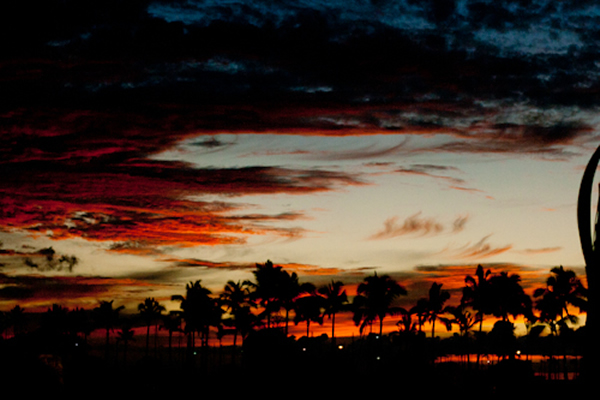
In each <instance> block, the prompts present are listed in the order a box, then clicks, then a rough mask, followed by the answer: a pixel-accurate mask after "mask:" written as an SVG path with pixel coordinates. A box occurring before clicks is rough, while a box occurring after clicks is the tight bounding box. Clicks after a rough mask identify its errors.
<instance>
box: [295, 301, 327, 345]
mask: <svg viewBox="0 0 600 400" xmlns="http://www.w3.org/2000/svg"><path fill="white" fill-rule="evenodd" d="M324 308H325V299H324V298H323V297H321V296H320V295H319V294H318V293H317V292H316V291H314V292H313V293H310V294H309V295H307V296H301V297H298V298H297V299H296V300H295V301H294V312H295V315H294V324H296V325H298V324H299V323H300V322H303V321H305V322H306V337H309V336H310V323H311V322H316V323H318V324H319V325H323V313H322V312H321V311H322V310H323V309H324Z"/></svg>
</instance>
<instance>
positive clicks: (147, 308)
mask: <svg viewBox="0 0 600 400" xmlns="http://www.w3.org/2000/svg"><path fill="white" fill-rule="evenodd" d="M138 311H139V313H140V316H141V317H142V319H143V320H144V322H145V323H146V357H148V349H149V347H150V326H151V325H152V324H153V323H154V322H156V321H158V320H160V316H161V314H162V312H163V311H165V307H164V306H162V305H161V304H160V303H159V302H158V301H156V300H155V299H154V298H152V297H148V298H146V299H145V300H144V302H143V303H140V304H138ZM156 331H158V328H156V329H155V346H154V350H155V352H156V337H157V336H158V332H156ZM155 355H156V354H155Z"/></svg>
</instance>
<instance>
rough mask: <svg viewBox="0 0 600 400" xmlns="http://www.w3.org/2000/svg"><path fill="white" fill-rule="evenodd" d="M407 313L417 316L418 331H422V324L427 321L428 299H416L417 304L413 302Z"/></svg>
mask: <svg viewBox="0 0 600 400" xmlns="http://www.w3.org/2000/svg"><path fill="white" fill-rule="evenodd" d="M408 314H410V315H416V316H417V326H418V327H419V333H420V332H423V324H424V323H425V321H427V316H428V315H429V305H428V301H427V299H426V298H425V297H422V298H420V299H419V300H417V304H415V305H414V306H413V307H412V308H411V309H410V310H409V311H408Z"/></svg>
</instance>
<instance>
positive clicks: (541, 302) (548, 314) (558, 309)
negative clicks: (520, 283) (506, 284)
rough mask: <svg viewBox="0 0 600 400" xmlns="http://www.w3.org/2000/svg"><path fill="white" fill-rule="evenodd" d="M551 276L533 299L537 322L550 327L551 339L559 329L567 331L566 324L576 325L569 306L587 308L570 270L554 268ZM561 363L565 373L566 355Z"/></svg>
mask: <svg viewBox="0 0 600 400" xmlns="http://www.w3.org/2000/svg"><path fill="white" fill-rule="evenodd" d="M550 273H551V275H550V276H549V277H548V279H547V280H546V287H542V288H537V289H536V290H535V291H534V292H533V297H534V298H537V301H536V309H538V310H539V311H540V316H539V320H540V321H541V322H543V323H545V324H547V325H548V326H549V327H550V331H551V333H552V336H553V337H556V336H557V333H558V330H559V328H560V329H561V331H566V330H567V329H568V324H567V323H568V322H571V323H576V322H577V317H576V316H575V315H572V314H571V313H570V311H569V306H575V307H577V308H579V310H580V311H582V310H585V308H586V306H587V302H586V298H585V288H584V287H583V285H582V284H581V281H580V280H579V279H578V278H577V276H576V275H575V272H573V271H571V270H565V269H564V268H563V266H562V265H561V266H560V267H554V268H552V269H551V270H550ZM563 356H564V357H563V363H564V364H565V379H566V378H567V376H568V375H567V371H566V354H564V355H563Z"/></svg>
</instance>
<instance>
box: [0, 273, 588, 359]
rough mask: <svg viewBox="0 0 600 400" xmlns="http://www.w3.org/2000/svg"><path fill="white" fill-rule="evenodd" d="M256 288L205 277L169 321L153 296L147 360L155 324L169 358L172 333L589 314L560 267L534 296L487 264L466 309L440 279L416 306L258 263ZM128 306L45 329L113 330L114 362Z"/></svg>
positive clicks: (13, 322) (62, 314) (384, 285)
mask: <svg viewBox="0 0 600 400" xmlns="http://www.w3.org/2000/svg"><path fill="white" fill-rule="evenodd" d="M253 275H254V281H251V280H246V281H243V282H241V281H237V282H234V281H229V282H227V284H226V285H225V287H224V289H223V291H222V292H221V293H220V294H219V295H213V293H212V292H211V291H210V290H209V289H208V288H206V287H204V286H203V285H202V283H201V281H200V280H198V281H195V282H190V283H188V284H187V285H186V288H185V294H183V295H181V294H178V295H174V296H172V298H171V300H173V301H177V302H179V304H180V309H179V310H177V311H172V312H170V313H168V314H165V307H164V306H163V305H162V304H160V303H159V302H158V301H157V300H155V299H154V298H147V299H145V300H144V302H142V303H140V304H139V305H138V313H139V317H140V319H141V320H142V321H143V324H144V326H145V328H146V335H145V336H146V340H145V355H146V356H148V355H149V349H150V337H151V327H154V330H155V332H154V350H155V355H156V351H157V347H158V344H157V338H158V336H159V335H158V329H159V327H160V328H161V329H164V330H166V331H168V333H169V354H170V353H171V347H172V338H173V334H174V333H178V332H180V333H183V334H185V336H186V337H187V347H188V349H190V350H193V349H194V348H195V346H196V340H197V338H199V340H200V343H201V346H202V347H207V346H208V344H209V337H210V334H211V332H216V334H217V338H218V339H219V340H221V339H222V338H223V336H224V335H226V334H231V335H232V336H233V345H234V346H233V347H234V349H235V348H236V346H237V343H238V338H241V340H242V342H243V340H244V339H245V338H246V337H247V336H248V335H249V334H250V333H251V332H253V331H257V330H261V329H265V328H266V329H269V328H274V327H277V328H278V329H280V330H282V331H283V332H284V333H285V335H286V336H287V335H288V333H289V322H290V321H292V322H293V323H294V324H300V323H306V336H309V335H310V324H311V323H318V324H323V323H324V319H325V317H329V318H330V320H331V342H332V344H335V340H336V334H335V328H336V315H338V314H339V313H351V314H352V320H353V322H354V323H355V325H356V326H357V327H358V328H359V332H360V334H361V335H362V334H363V333H364V332H365V329H366V328H370V331H371V332H372V331H373V325H374V324H378V329H377V328H375V329H376V330H377V331H378V332H379V335H383V333H384V320H385V318H386V317H388V316H396V317H398V322H397V324H396V325H397V327H398V331H399V332H403V333H406V334H417V335H419V334H420V335H424V333H422V332H423V330H422V329H423V326H424V325H425V324H426V323H429V324H430V326H431V337H432V338H435V335H436V322H439V323H441V324H443V325H444V326H445V327H446V329H447V330H449V331H450V330H451V329H452V327H453V326H456V327H457V328H458V331H459V334H460V336H461V337H467V336H468V335H469V333H470V331H471V330H472V329H473V328H474V327H475V326H477V325H479V333H480V334H481V332H482V329H483V321H484V319H485V318H486V317H490V316H491V317H495V318H496V319H497V322H496V324H495V325H494V329H497V330H500V328H501V327H504V328H506V327H510V326H512V329H514V325H513V322H512V321H511V319H510V318H511V317H512V318H513V321H514V318H516V317H517V316H523V317H524V318H525V320H526V321H527V323H528V324H529V325H528V326H531V325H533V324H538V325H539V324H542V325H545V326H548V327H549V328H550V333H551V334H552V335H557V334H559V332H560V331H561V330H565V329H569V324H571V325H572V324H573V323H575V322H577V321H576V320H577V317H576V315H574V313H573V307H575V308H578V309H579V310H580V311H585V309H586V295H587V293H586V289H585V288H584V287H583V285H582V284H581V282H580V280H579V279H578V278H577V277H576V275H575V273H574V272H573V271H569V270H565V269H563V267H562V266H561V267H556V268H553V269H552V270H551V271H550V276H549V277H548V279H547V281H546V285H545V286H544V287H541V288H538V289H536V290H535V291H534V292H533V298H532V297H530V296H529V295H527V294H526V293H525V292H524V290H523V289H522V287H521V284H520V277H519V276H518V275H516V274H508V273H507V272H500V273H498V274H492V272H491V270H487V271H485V270H484V268H483V267H482V266H481V265H479V266H478V267H477V269H476V271H475V275H474V276H471V275H469V276H467V277H466V278H465V286H464V288H463V291H462V298H461V299H460V302H459V304H458V305H453V306H447V305H446V303H447V302H448V300H449V299H450V293H449V292H448V291H446V290H443V289H442V284H439V283H437V282H433V283H432V285H431V288H430V289H429V293H428V297H423V298H420V299H418V300H417V301H416V304H415V305H414V306H413V307H411V308H403V307H400V306H399V305H398V304H399V303H400V302H399V297H400V296H405V295H407V290H406V289H405V287H404V286H402V285H401V284H400V283H398V282H397V281H395V280H394V279H392V278H391V277H390V276H389V275H378V274H377V273H374V274H373V275H371V276H367V277H366V278H364V280H363V281H362V282H361V283H360V284H359V285H358V287H357V290H356V295H355V296H354V297H353V299H352V301H350V299H349V297H348V295H347V294H346V290H345V288H344V284H343V283H342V282H341V281H332V282H331V283H329V284H327V285H324V286H322V287H318V288H317V287H316V286H315V285H313V284H312V283H308V282H300V280H299V278H298V275H297V274H296V273H295V272H292V273H290V272H288V271H286V270H284V269H283V268H282V267H281V266H275V265H273V263H272V262H271V261H267V262H266V263H264V264H256V268H255V269H254V270H253ZM123 309H124V307H123V306H119V307H115V306H114V305H113V301H102V302H100V304H99V305H98V306H97V307H96V308H94V309H93V310H91V313H87V312H86V311H85V310H83V309H79V308H78V309H74V310H71V311H69V310H67V309H66V308H64V307H62V306H60V305H56V304H55V305H53V306H52V307H51V308H49V309H48V311H47V313H46V315H45V316H44V319H43V321H42V322H43V323H42V325H43V326H44V328H45V329H46V330H47V331H51V332H58V333H61V334H73V335H76V336H80V337H82V336H83V337H85V338H87V335H89V334H90V332H91V331H93V330H94V329H103V330H104V331H105V345H106V347H105V352H106V355H107V356H108V352H109V348H110V345H109V343H110V333H111V332H112V331H113V330H114V329H115V327H116V326H117V325H118V324H119V314H120V312H121V311H122V310H123ZM24 319H25V313H24V310H23V308H21V307H20V306H15V307H14V308H13V309H12V310H10V311H8V312H5V313H1V314H0V328H1V331H2V332H3V333H4V334H6V333H7V332H8V331H9V330H11V329H12V335H13V336H17V335H19V334H21V333H23V332H24V327H25V324H24ZM134 336H135V335H134V330H133V327H132V325H131V322H130V320H128V322H126V323H121V324H120V330H119V331H118V336H117V339H118V341H120V342H121V343H123V345H124V349H125V357H126V351H127V344H128V343H129V342H130V341H132V340H134V339H135V338H134Z"/></svg>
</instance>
